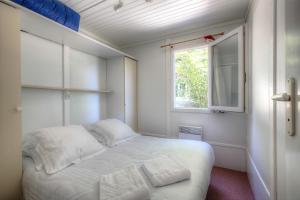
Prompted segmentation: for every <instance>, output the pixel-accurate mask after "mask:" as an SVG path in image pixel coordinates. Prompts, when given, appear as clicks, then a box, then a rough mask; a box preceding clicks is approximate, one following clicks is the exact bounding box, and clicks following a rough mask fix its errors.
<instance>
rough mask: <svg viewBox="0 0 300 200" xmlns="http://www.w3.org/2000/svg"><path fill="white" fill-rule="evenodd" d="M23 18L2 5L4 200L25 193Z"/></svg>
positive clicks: (0, 170)
mask: <svg viewBox="0 0 300 200" xmlns="http://www.w3.org/2000/svg"><path fill="white" fill-rule="evenodd" d="M19 24H20V15H19V11H18V10H17V9H15V8H12V7H10V6H8V5H6V4H3V3H1V2H0V160H1V161H0V199H12V200H13V199H19V198H20V190H21V185H20V183H21V173H22V166H21V114H20V112H19V111H20V108H19V106H20V92H21V77H20V30H19V28H20V25H19Z"/></svg>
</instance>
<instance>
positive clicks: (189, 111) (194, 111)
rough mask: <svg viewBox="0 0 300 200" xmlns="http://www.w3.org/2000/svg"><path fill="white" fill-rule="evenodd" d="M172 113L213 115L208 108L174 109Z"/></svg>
mask: <svg viewBox="0 0 300 200" xmlns="http://www.w3.org/2000/svg"><path fill="white" fill-rule="evenodd" d="M172 112H178V113H203V114H209V113H212V111H211V110H209V109H208V108H173V110H172Z"/></svg>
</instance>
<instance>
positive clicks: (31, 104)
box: [22, 89, 63, 134]
mask: <svg viewBox="0 0 300 200" xmlns="http://www.w3.org/2000/svg"><path fill="white" fill-rule="evenodd" d="M62 99H63V95H62V92H59V91H49V90H37V89H23V90H22V108H23V111H22V126H23V127H22V130H23V134H24V133H28V132H30V131H33V130H36V129H39V128H45V127H51V126H61V125H63V101H62Z"/></svg>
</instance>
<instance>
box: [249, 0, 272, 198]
mask: <svg viewBox="0 0 300 200" xmlns="http://www.w3.org/2000/svg"><path fill="white" fill-rule="evenodd" d="M247 27H248V31H247V34H248V45H249V52H248V56H249V69H250V70H249V72H250V73H249V74H250V80H249V93H250V94H249V96H250V98H249V116H248V127H249V128H248V137H247V149H248V163H247V171H248V174H249V179H250V184H251V187H252V190H253V192H254V195H255V198H256V199H259V200H263V199H269V198H270V192H269V191H270V188H271V173H272V170H271V159H272V154H271V153H272V151H271V144H272V124H271V122H272V101H271V96H272V89H273V47H274V46H273V0H257V1H254V2H253V5H252V8H251V10H250V13H249V16H248V19H247Z"/></svg>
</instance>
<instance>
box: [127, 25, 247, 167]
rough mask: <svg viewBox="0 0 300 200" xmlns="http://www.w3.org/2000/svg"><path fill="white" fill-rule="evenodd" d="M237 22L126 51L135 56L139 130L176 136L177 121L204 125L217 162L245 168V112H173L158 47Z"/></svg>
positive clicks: (163, 55) (162, 53) (227, 28)
mask: <svg viewBox="0 0 300 200" xmlns="http://www.w3.org/2000/svg"><path fill="white" fill-rule="evenodd" d="M239 25H241V21H238V22H232V23H227V24H222V25H216V26H212V27H207V28H204V29H200V30H195V32H190V33H183V34H180V35H175V36H172V37H171V36H170V37H169V38H162V39H160V40H158V41H154V42H150V43H145V44H141V45H138V46H134V47H130V48H127V49H125V51H126V52H128V53H130V54H131V55H133V56H134V57H136V58H137V60H138V122H139V124H138V127H139V131H140V132H144V133H151V134H153V135H157V136H162V137H175V136H176V135H177V127H178V125H179V124H182V123H188V124H192V125H200V126H203V127H204V138H205V140H207V141H209V142H210V143H211V144H212V145H213V147H214V150H215V154H216V165H219V166H223V167H227V168H231V169H236V170H241V171H245V169H246V159H245V158H246V157H245V156H246V152H245V146H246V132H247V131H246V129H247V115H246V114H245V113H225V114H212V113H211V114H204V113H182V112H172V111H171V109H170V106H169V101H170V100H171V99H170V96H171V95H170V91H171V88H170V84H169V83H170V80H169V79H170V78H171V77H170V76H168V71H167V67H166V66H167V64H166V52H165V50H164V49H162V48H160V45H162V44H165V42H166V39H170V41H171V42H174V41H179V40H185V39H190V38H194V37H197V36H200V35H203V34H210V33H218V32H222V31H225V32H228V31H230V30H232V29H234V28H236V27H238V26H239Z"/></svg>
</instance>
